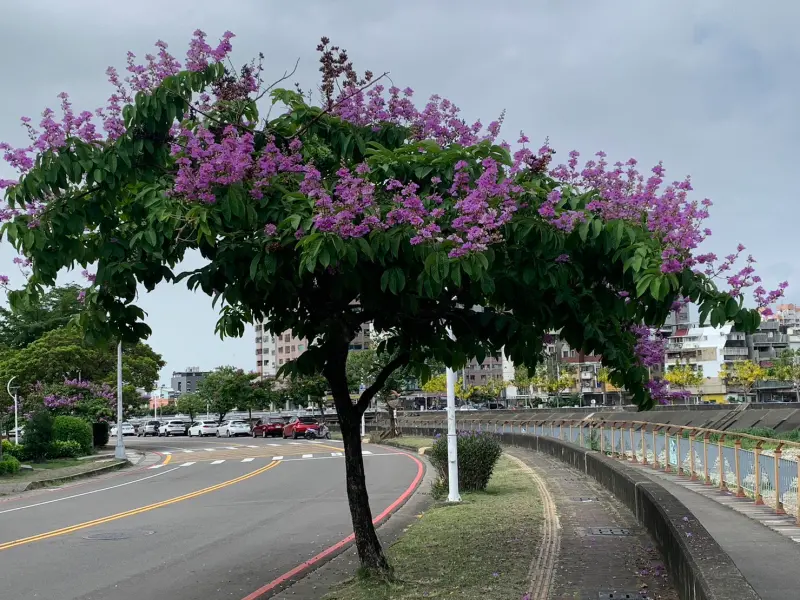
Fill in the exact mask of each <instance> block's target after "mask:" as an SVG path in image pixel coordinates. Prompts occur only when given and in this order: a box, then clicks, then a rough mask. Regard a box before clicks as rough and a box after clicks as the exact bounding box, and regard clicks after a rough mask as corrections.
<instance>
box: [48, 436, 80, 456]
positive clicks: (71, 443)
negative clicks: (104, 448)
mask: <svg viewBox="0 0 800 600" xmlns="http://www.w3.org/2000/svg"><path fill="white" fill-rule="evenodd" d="M83 453H84V452H83V448H81V445H80V444H79V443H78V442H76V441H75V440H66V441H64V440H55V441H54V442H53V443H52V444H50V450H49V451H48V452H47V458H78V457H79V456H81V455H82V454H83Z"/></svg>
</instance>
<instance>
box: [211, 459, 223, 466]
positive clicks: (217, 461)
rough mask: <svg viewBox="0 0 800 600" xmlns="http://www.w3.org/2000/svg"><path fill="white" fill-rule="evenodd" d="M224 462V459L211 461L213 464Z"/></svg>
mask: <svg viewBox="0 0 800 600" xmlns="http://www.w3.org/2000/svg"><path fill="white" fill-rule="evenodd" d="M224 462H225V461H224V460H214V461H211V464H212V465H221V464H222V463H224Z"/></svg>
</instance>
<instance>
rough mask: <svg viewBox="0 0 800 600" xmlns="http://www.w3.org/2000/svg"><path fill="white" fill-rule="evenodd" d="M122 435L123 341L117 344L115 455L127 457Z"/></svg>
mask: <svg viewBox="0 0 800 600" xmlns="http://www.w3.org/2000/svg"><path fill="white" fill-rule="evenodd" d="M122 438H123V435H122V342H120V343H119V344H117V447H116V448H115V449H114V457H115V458H117V459H119V460H124V459H125V442H124V441H123V439H122Z"/></svg>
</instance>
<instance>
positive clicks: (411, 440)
mask: <svg viewBox="0 0 800 600" xmlns="http://www.w3.org/2000/svg"><path fill="white" fill-rule="evenodd" d="M433 442H434V440H433V438H429V437H413V436H402V437H399V438H390V439H387V440H383V441H381V442H379V443H380V444H385V445H387V446H398V447H401V448H414V450H419V449H420V448H430V447H431V446H433Z"/></svg>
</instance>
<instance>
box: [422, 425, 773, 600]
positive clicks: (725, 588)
mask: <svg viewBox="0 0 800 600" xmlns="http://www.w3.org/2000/svg"><path fill="white" fill-rule="evenodd" d="M415 429H417V430H418V431H419V429H420V428H415ZM493 435H495V436H496V437H497V438H498V439H499V440H500V441H501V442H502V443H504V444H507V445H509V446H517V447H520V448H527V449H529V450H535V451H537V452H542V453H544V454H549V455H550V456H552V457H554V458H557V459H559V460H560V461H562V462H564V463H566V464H568V465H569V466H571V467H573V468H575V469H577V470H579V471H582V472H583V473H585V474H586V475H588V476H589V477H592V478H593V479H595V480H596V481H597V482H598V483H600V484H601V485H602V486H603V487H605V488H606V489H607V490H608V491H610V492H611V493H612V494H614V495H615V496H616V497H617V498H618V499H619V500H620V501H621V502H622V503H623V504H625V506H627V507H628V509H630V511H631V512H632V513H633V514H634V515H635V516H636V519H637V521H638V522H639V524H640V525H641V526H642V527H644V529H646V530H647V532H648V533H649V534H650V536H651V537H652V538H653V539H654V540H655V542H656V544H657V545H658V547H659V550H660V552H661V555H662V556H663V557H664V560H665V562H666V563H667V568H668V570H669V573H670V576H671V577H672V578H673V581H674V582H675V585H676V588H677V590H678V595H679V596H680V598H681V600H729V599H731V598H736V599H737V600H761V598H760V596H759V595H758V594H757V593H756V591H755V590H754V589H753V588H752V586H751V585H750V584H749V583H748V581H747V579H745V577H744V575H742V573H741V571H739V569H738V568H737V567H736V565H735V564H734V562H733V560H732V559H731V557H730V556H728V554H727V553H726V552H725V551H724V550H723V549H722V548H721V547H720V545H719V544H718V543H717V541H716V540H715V539H714V538H713V537H712V536H711V534H709V533H708V531H707V530H706V529H705V527H703V526H702V525H701V524H700V522H699V521H698V520H697V518H696V517H695V516H694V515H693V514H692V513H691V511H689V509H688V508H687V507H686V506H685V505H684V504H683V503H682V502H681V501H680V500H678V499H677V498H676V497H675V496H673V495H672V494H671V493H670V492H668V491H667V490H666V489H665V488H664V487H662V486H661V485H659V484H658V483H656V482H654V481H652V480H651V479H649V478H648V477H646V476H645V475H643V474H641V473H639V472H638V471H637V470H636V469H634V468H633V467H629V466H627V465H625V464H623V463H621V462H620V461H618V460H615V459H613V458H609V457H606V456H602V455H601V454H600V453H599V452H595V451H593V450H587V449H585V448H581V447H580V446H576V445H574V444H570V443H568V442H564V441H561V440H557V439H553V438H548V437H539V436H534V435H527V434H514V433H502V434H493Z"/></svg>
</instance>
